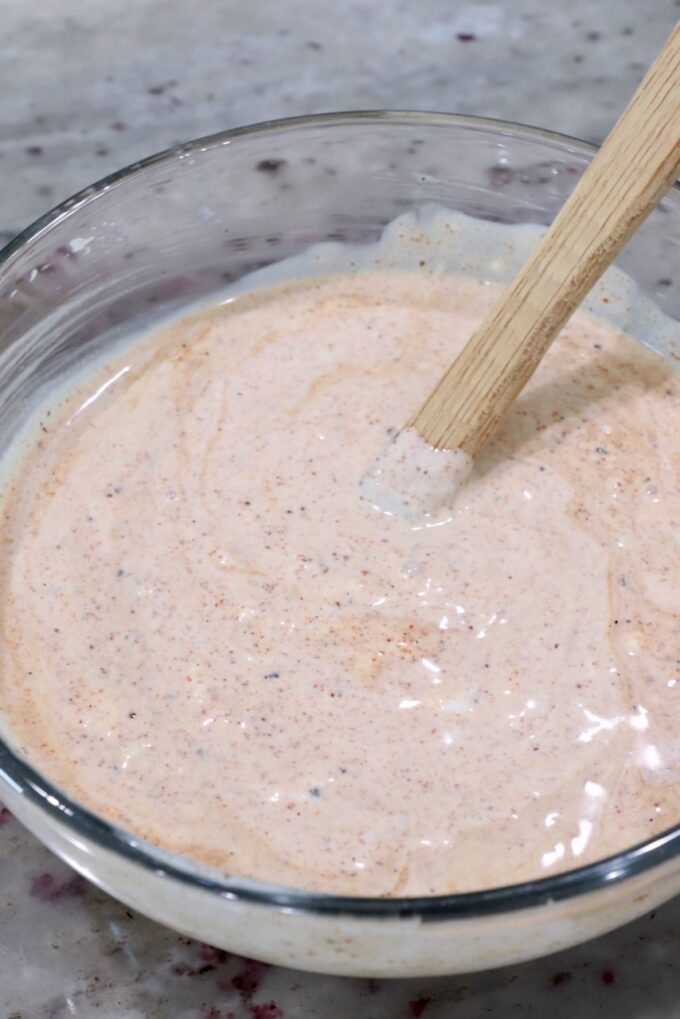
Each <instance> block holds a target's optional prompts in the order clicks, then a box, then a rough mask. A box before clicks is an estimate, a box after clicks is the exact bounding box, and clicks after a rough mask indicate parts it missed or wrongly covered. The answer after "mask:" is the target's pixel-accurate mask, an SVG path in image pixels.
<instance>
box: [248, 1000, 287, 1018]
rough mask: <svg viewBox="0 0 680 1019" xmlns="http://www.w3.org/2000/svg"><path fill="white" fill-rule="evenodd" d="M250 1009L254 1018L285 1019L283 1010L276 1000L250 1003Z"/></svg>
mask: <svg viewBox="0 0 680 1019" xmlns="http://www.w3.org/2000/svg"><path fill="white" fill-rule="evenodd" d="M248 1011H249V1012H250V1014H251V1016H252V1019H283V1012H282V1011H281V1009H280V1008H279V1006H278V1005H277V1004H276V1002H275V1001H268V1002H267V1003H266V1004H265V1005H249V1006H248Z"/></svg>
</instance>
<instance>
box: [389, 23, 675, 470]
mask: <svg viewBox="0 0 680 1019" xmlns="http://www.w3.org/2000/svg"><path fill="white" fill-rule="evenodd" d="M679 170H680V22H678V24H677V25H676V27H675V29H674V31H673V33H672V34H671V36H670V38H669V39H668V41H667V42H666V44H665V46H664V48H663V49H662V50H661V52H660V53H659V55H658V57H657V58H656V60H655V61H654V63H653V65H652V66H651V68H650V69H649V71H648V72H647V74H646V76H645V78H644V79H643V81H642V83H641V85H640V87H639V89H638V90H637V92H636V93H635V95H634V96H633V99H632V100H631V102H630V104H629V106H628V108H627V109H626V110H625V112H624V113H623V115H622V116H621V118H620V119H619V121H618V123H617V124H616V125H615V127H614V129H613V130H612V132H611V133H610V134H609V136H608V137H607V139H606V140H605V142H604V144H603V146H602V148H601V149H600V151H599V153H598V154H597V156H596V158H595V159H594V160H593V162H592V163H591V164H590V166H589V167H588V169H587V170H586V172H585V173H584V174H583V177H582V178H581V180H580V181H579V183H578V185H577V186H576V188H575V189H574V191H573V192H572V194H571V195H570V197H569V199H568V200H567V202H566V203H565V205H564V206H563V208H562V210H561V211H560V213H559V215H558V216H557V218H556V219H555V221H554V222H553V224H552V226H551V227H550V229H549V230H548V232H547V234H546V235H545V236H544V237H543V239H542V240H541V242H540V244H539V245H538V247H537V248H536V251H535V252H534V253H533V255H532V256H531V258H530V259H529V261H528V262H527V263H526V265H525V266H524V267H523V269H522V270H521V271H520V272H519V274H518V276H517V277H516V279H515V280H514V282H513V283H512V284H511V285H510V287H509V288H508V290H507V291H506V292H505V294H504V295H503V298H502V300H501V301H500V303H499V304H498V306H497V307H496V308H495V310H494V311H493V312H492V313H491V314H490V316H489V317H488V318H487V319H486V320H485V321H484V322H483V323H482V325H481V326H480V328H479V329H478V330H477V331H476V332H475V333H474V335H473V336H472V338H471V339H470V340H469V341H468V343H467V344H466V346H465V348H464V349H463V351H462V352H461V354H460V355H459V357H458V358H457V359H456V361H455V362H454V363H453V364H452V365H451V367H450V368H449V370H448V372H447V373H446V375H445V376H444V377H443V379H442V380H441V381H440V383H439V385H438V386H437V388H436V389H435V390H434V392H433V393H432V394H431V395H430V397H429V398H428V400H427V401H426V403H424V404H423V406H422V407H421V409H420V410H419V411H418V413H417V414H416V415H415V416H414V417H413V418H412V420H411V421H410V422H409V424H410V425H411V426H412V427H414V428H415V429H417V431H418V432H420V434H421V435H422V437H423V438H424V439H425V440H426V441H427V442H428V443H429V444H430V445H431V446H434V447H435V448H436V449H462V450H463V451H464V452H466V453H468V454H469V455H470V456H473V457H474V456H476V455H477V453H478V452H479V450H480V449H481V447H482V446H483V445H484V443H485V442H486V440H487V438H488V437H489V435H490V434H491V433H492V432H493V431H494V430H495V428H496V426H497V424H498V422H499V420H500V418H501V417H502V415H503V414H504V412H505V411H506V410H507V408H508V407H509V405H510V404H511V403H512V401H513V400H514V399H515V397H516V396H517V394H518V393H519V392H520V390H521V389H522V388H523V387H524V385H525V384H526V383H527V382H528V380H529V379H530V378H531V376H532V375H533V373H534V371H535V370H536V368H537V367H538V364H539V362H540V361H541V358H542V357H543V355H544V354H545V352H546V350H547V349H548V347H549V345H550V343H551V341H552V340H553V338H554V337H555V336H556V334H557V333H558V332H559V330H560V329H561V328H562V326H563V325H564V323H565V322H566V321H567V319H568V318H569V317H570V315H571V314H572V313H573V312H574V311H575V309H576V308H577V307H578V305H579V304H580V302H581V301H582V299H583V298H584V297H585V295H586V294H587V293H588V291H589V290H590V288H591V287H592V286H593V285H594V283H595V282H596V281H597V280H598V279H599V277H600V276H601V275H602V273H603V272H604V270H605V269H606V268H607V266H608V265H609V264H610V262H611V261H612V260H613V259H614V258H615V257H616V255H617V254H618V252H619V251H620V250H621V248H623V246H624V244H625V243H626V241H627V240H628V238H629V237H630V236H631V234H632V233H633V232H634V231H635V230H636V229H637V227H638V226H639V225H640V223H641V222H642V221H643V220H644V218H645V217H646V216H647V215H648V213H649V212H651V210H652V209H653V208H654V206H655V205H656V204H657V202H658V201H659V199H660V198H661V196H662V195H663V194H664V192H665V191H666V190H667V188H668V187H669V186H670V185H671V184H672V182H673V181H674V180H675V178H676V177H677V176H678V172H679Z"/></svg>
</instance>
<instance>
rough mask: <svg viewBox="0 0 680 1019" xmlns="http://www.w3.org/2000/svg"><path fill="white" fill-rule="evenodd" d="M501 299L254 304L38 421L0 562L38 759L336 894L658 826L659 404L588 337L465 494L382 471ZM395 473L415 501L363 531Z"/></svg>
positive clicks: (434, 889) (672, 811)
mask: <svg viewBox="0 0 680 1019" xmlns="http://www.w3.org/2000/svg"><path fill="white" fill-rule="evenodd" d="M496 297H497V291H496V288H495V287H489V286H484V285H482V284H481V283H478V282H475V281H473V280H469V279H464V278H463V277H461V276H458V277H452V276H449V275H443V274H441V273H439V274H438V273H433V274H429V273H428V272H420V273H416V272H399V271H397V270H384V271H382V272H381V271H379V270H374V271H359V272H355V273H353V274H340V275H336V276H331V277H328V278H324V277H322V276H321V277H318V278H315V279H309V280H307V281H304V282H300V283H298V284H295V283H291V284H288V285H287V286H282V287H278V288H271V289H264V290H262V291H261V292H256V293H253V294H250V295H245V296H241V297H239V298H238V300H235V301H234V302H233V303H231V304H229V305H225V306H222V307H215V308H214V309H211V310H207V311H204V312H203V313H201V314H197V315H195V316H193V317H190V318H187V319H186V320H184V321H181V322H178V323H174V324H170V325H168V326H166V327H164V328H162V329H160V330H159V331H157V332H156V333H153V334H151V335H149V336H147V337H146V338H144V339H143V340H141V341H138V342H137V343H135V344H134V345H133V346H131V347H130V348H129V349H127V350H125V351H123V352H121V353H120V355H118V356H117V357H116V358H114V360H113V361H110V362H109V363H108V364H107V365H106V366H103V367H101V366H100V369H99V371H98V373H94V374H93V375H92V377H91V378H90V380H89V381H88V382H87V383H86V384H85V383H82V382H81V383H79V385H78V386H77V388H76V390H75V391H74V392H73V393H72V394H71V396H70V397H69V399H68V400H67V401H66V403H65V405H63V406H62V407H61V408H60V409H59V410H58V412H57V411H53V413H52V416H51V417H50V418H49V419H48V418H47V416H46V415H45V414H43V415H42V417H41V420H42V422H43V432H42V433H41V437H40V443H39V444H38V443H34V444H33V447H32V448H31V450H30V451H29V452H28V453H26V455H25V456H24V459H23V461H22V462H21V464H20V465H19V466H18V467H17V468H16V469H15V471H14V474H13V478H12V483H11V485H10V488H9V491H8V494H7V497H6V500H5V504H4V515H3V522H2V532H3V540H4V542H5V550H6V551H5V555H4V557H3V559H2V563H1V564H0V585H1V587H2V632H3V639H2V649H1V652H0V653H1V666H2V668H1V674H0V694H1V697H2V704H3V710H4V712H5V714H6V717H7V719H8V722H9V726H10V728H11V730H12V732H13V733H14V734H15V737H16V740H17V742H18V743H19V744H20V745H21V747H22V749H23V752H24V753H25V754H26V755H27V756H28V757H29V759H30V760H31V761H32V762H33V763H34V764H36V765H37V766H38V767H40V768H42V769H43V770H44V772H45V774H46V775H48V776H49V777H50V778H51V779H52V780H54V781H55V782H57V783H58V784H59V785H60V786H61V787H62V788H63V789H64V790H65V791H67V792H68V793H69V794H71V795H72V796H75V797H76V798H77V799H79V800H80V801H81V802H82V803H84V804H85V805H87V806H88V807H90V808H92V809H94V810H96V811H98V812H99V813H100V814H102V815H103V816H105V817H107V818H110V819H111V820H113V821H115V822H118V823H120V824H122V825H124V826H126V827H127V828H129V829H131V830H132V831H134V832H135V833H137V834H138V835H142V836H144V837H146V838H147V839H149V840H151V841H152V842H154V843H156V844H158V845H160V846H163V847H164V848H166V849H171V850H177V851H180V852H182V853H185V854H188V855H189V856H192V857H194V858H196V859H197V860H200V861H203V862H205V863H208V864H213V865H216V866H218V867H221V868H223V869H224V870H226V871H230V872H233V873H236V874H240V875H244V876H252V877H257V878H262V879H265V880H267V881H270V882H277V883H285V884H292V885H296V886H298V887H305V888H309V889H321V890H326V891H335V892H344V893H350V894H352V893H355V894H372V895H373V894H375V895H387V896H390V895H411V894H413V895H417V894H432V893H445V892H451V891H460V890H470V889H475V888H481V887H491V886H495V885H501V884H509V883H512V882H515V881H519V880H524V879H530V878H536V877H540V876H542V875H546V874H550V873H554V872H556V871H558V870H564V869H567V868H570V867H573V866H577V865H580V864H583V863H586V862H588V861H592V860H594V859H597V858H600V857H602V856H605V855H607V854H609V853H612V852H615V851H617V850H621V849H624V848H626V847H628V846H630V845H631V844H633V843H635V842H638V841H640V840H642V839H645V838H647V837H648V836H650V835H652V834H653V833H655V832H658V831H661V830H663V829H665V828H667V827H669V826H670V825H671V824H673V823H676V822H677V821H678V819H679V818H680V740H679V739H678V722H679V719H680V710H679V708H678V678H679V672H678V653H679V640H678V633H679V632H680V605H679V597H678V580H677V572H678V571H677V567H678V562H679V561H680V554H679V553H680V547H679V544H678V542H679V538H678V533H679V529H678V525H677V520H678V515H679V510H680V495H679V493H678V477H679V476H680V445H679V443H678V435H679V434H680V386H679V384H678V378H677V375H675V374H674V373H673V372H672V370H671V369H670V367H669V366H668V365H667V364H666V363H665V362H664V361H663V360H662V359H661V358H659V357H656V356H653V355H652V354H650V353H649V352H647V351H645V350H644V349H643V348H642V347H640V346H639V345H638V344H636V343H635V342H634V341H632V340H631V339H629V338H628V337H626V336H625V335H623V334H621V333H619V332H617V331H616V329H614V328H613V327H612V326H610V325H605V324H604V323H602V322H598V321H596V320H595V319H593V318H591V317H588V316H586V315H583V314H579V315H576V316H575V317H574V319H573V320H572V321H571V323H570V324H569V325H568V326H567V327H566V329H565V330H564V332H563V333H562V335H561V337H560V339H559V341H558V342H556V344H555V345H554V346H553V348H552V349H551V350H550V351H549V353H548V355H547V356H546V358H545V361H544V363H543V364H542V365H541V367H540V368H539V370H538V372H537V373H536V376H535V377H534V379H533V380H532V381H531V383H530V384H529V386H528V387H527V389H526V391H525V392H524V393H523V394H522V396H521V397H520V398H519V400H518V401H517V403H516V405H515V407H514V408H513V409H512V410H511V411H510V413H509V414H508V415H507V418H506V420H505V421H504V422H503V424H502V426H501V428H500V430H499V432H498V434H497V435H496V436H495V437H494V438H493V439H492V440H491V442H490V443H489V445H488V447H487V448H486V450H485V451H484V453H483V454H482V456H481V457H480V458H479V460H478V462H477V463H476V465H475V467H474V469H473V470H472V473H471V474H470V476H469V477H468V479H467V482H466V484H465V485H464V486H463V487H462V488H461V489H460V491H459V493H458V497H457V498H456V499H455V500H448V499H447V492H448V491H449V488H450V482H451V475H450V472H451V470H454V471H455V469H456V468H457V466H458V464H457V463H455V462H452V461H451V460H450V458H448V457H447V456H446V455H444V454H435V453H434V452H433V451H431V450H427V449H425V451H424V455H425V460H426V462H417V460H414V459H413V458H412V457H411V456H410V448H409V443H411V441H412V439H413V437H412V436H409V433H408V432H404V433H402V434H401V436H400V437H399V444H396V443H393V442H392V439H393V437H394V435H395V434H396V433H397V432H398V430H399V428H400V427H401V426H402V425H403V424H404V422H405V421H406V420H408V418H409V416H410V415H411V414H412V413H413V412H414V411H415V410H416V408H417V407H418V406H419V404H420V403H421V402H422V400H423V398H424V396H425V395H427V393H428V392H429V391H430V390H431V388H432V386H433V385H434V383H435V382H436V381H437V379H438V378H439V376H440V375H441V374H442V372H443V370H444V368H445V367H446V366H447V365H448V364H449V363H450V361H451V360H452V358H453V356H455V354H456V353H457V351H458V350H459V349H460V348H461V347H462V346H463V344H464V343H465V341H466V339H467V338H468V337H469V335H470V334H471V332H472V331H473V328H474V327H475V326H476V325H477V324H478V322H479V320H480V319H481V317H482V316H483V315H484V314H485V313H486V311H487V310H488V308H489V306H490V304H491V303H492V301H493V300H494V299H495V298H496ZM109 381H110V384H109V385H105V383H107V382H109ZM94 394H98V395H97V398H96V399H93V396H94ZM385 450H388V451H389V450H396V452H394V453H392V454H389V453H388V456H392V457H393V458H394V462H393V463H392V468H394V467H396V470H397V473H396V475H395V474H394V473H393V472H392V473H391V470H392V468H390V469H389V470H388V471H387V473H386V474H385V473H383V474H378V475H377V476H376V470H375V469H373V471H372V477H371V465H372V464H375V463H377V462H379V458H380V457H381V455H384V452H385ZM404 454H406V455H405V456H404ZM433 456H434V457H435V458H436V459H435V461H433V460H432V457H433ZM404 468H406V469H408V470H409V471H410V472H411V475H410V476H411V478H412V477H413V475H414V472H415V475H416V476H417V477H419V478H420V479H421V481H422V482H423V487H422V492H423V493H426V494H427V495H428V496H431V495H432V494H434V496H435V498H434V502H429V503H426V504H418V505H415V504H414V505H409V506H408V507H406V512H403V511H404V507H403V506H401V507H400V506H399V504H398V503H397V504H395V502H394V500H391V501H389V502H388V503H385V502H384V500H383V495H384V491H385V485H384V481H385V478H386V477H387V478H388V480H389V481H390V485H391V487H392V488H394V484H393V482H394V478H395V477H396V478H397V487H399V484H400V481H399V479H400V478H402V480H403V475H401V474H400V473H399V472H400V471H402V470H403V469H404ZM379 469H380V468H379ZM382 469H383V472H384V469H385V465H384V461H383V466H382ZM367 470H368V471H369V479H368V482H367V478H366V473H367ZM433 470H434V473H435V474H436V475H438V476H439V481H440V482H441V481H442V480H443V482H444V484H443V487H442V485H441V484H440V485H439V486H437V485H431V484H430V482H431V480H432V471H433ZM362 479H363V480H362ZM454 480H455V479H454ZM367 484H368V486H369V487H368V488H367ZM376 485H377V488H376ZM371 486H373V487H371ZM376 493H377V494H376ZM362 494H363V498H362ZM416 511H417V512H416Z"/></svg>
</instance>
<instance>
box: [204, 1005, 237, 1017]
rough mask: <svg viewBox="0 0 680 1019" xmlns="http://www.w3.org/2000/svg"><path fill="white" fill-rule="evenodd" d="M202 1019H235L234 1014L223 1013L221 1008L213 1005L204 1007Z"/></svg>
mask: <svg viewBox="0 0 680 1019" xmlns="http://www.w3.org/2000/svg"><path fill="white" fill-rule="evenodd" d="M202 1019H236V1013H235V1012H223V1011H222V1009H221V1008H217V1007H216V1006H215V1005H204V1006H203V1010H202Z"/></svg>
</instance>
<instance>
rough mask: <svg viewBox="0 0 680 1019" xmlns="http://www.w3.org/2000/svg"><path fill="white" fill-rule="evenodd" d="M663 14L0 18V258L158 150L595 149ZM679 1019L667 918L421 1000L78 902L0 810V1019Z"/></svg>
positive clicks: (296, 11) (73, 5) (364, 1)
mask: <svg viewBox="0 0 680 1019" xmlns="http://www.w3.org/2000/svg"><path fill="white" fill-rule="evenodd" d="M679 15H680V2H679V0H654V2H653V3H646V2H643V0H631V2H629V3H626V4H623V3H621V2H620V0H598V3H596V4H593V3H592V2H585V0H571V2H570V3H568V4H562V3H557V2H556V0H516V2H513V3H511V2H509V0H506V2H503V3H496V4H493V3H487V4H473V3H469V4H462V3H459V2H456V0H427V3H421V2H416V0H346V2H339V3H337V4H336V5H334V6H330V5H326V4H321V3H320V2H316V3H315V2H313V0H286V2H283V0H249V2H248V3H238V2H236V0H195V2H193V3H189V2H187V0H119V2H118V3H116V4H110V3H104V2H103V0H90V2H89V3H88V4H87V5H85V4H82V3H81V2H77V0H44V2H43V3H42V4H41V5H40V8H39V11H37V10H36V5H34V4H29V3H28V2H21V0H0V24H1V25H2V34H1V35H0V97H2V98H1V99H0V175H1V178H2V181H3V187H2V189H1V190H0V241H2V239H9V238H10V237H11V236H13V235H14V234H15V233H16V232H18V231H19V230H20V229H22V228H23V227H24V226H26V225H27V224H28V223H29V222H30V221H31V220H33V219H34V218H36V217H37V216H38V215H40V214H41V213H42V212H44V211H45V210H46V209H47V208H49V207H50V206H51V205H53V204H55V203H56V202H58V201H60V200H61V199H63V198H64V197H66V196H67V195H68V194H70V193H72V192H73V191H75V190H77V189H79V188H81V187H83V186H84V185H86V184H88V183H90V182H91V181H92V180H93V179H95V178H98V177H101V176H102V175H103V174H105V173H108V172H110V171H112V170H114V169H117V168H118V167H120V166H121V165H123V164H126V163H129V162H131V161H133V160H135V159H137V158H140V157H142V156H144V155H147V154H149V153H150V152H153V151H156V150H158V149H161V148H163V147H165V146H167V145H170V144H173V143H175V142H177V141H180V140H184V139H187V138H190V137H195V136H196V135H201V134H205V133H208V132H211V131H215V130H219V129H221V128H224V127H230V126H235V125H237V124H243V123H248V122H252V121H258V120H264V119H268V118H272V117H279V116H289V115H293V114H298V113H309V112H319V111H324V110H332V109H350V108H354V109H359V108H364V109H370V108H376V107H386V106H391V107H402V108H413V109H442V110H454V111H459V112H465V113H479V114H484V115H488V116H497V117H507V118H509V119H516V120H520V121H524V122H527V123H532V124H537V125H541V126H545V127H550V128H554V129H556V130H560V131H564V132H567V133H572V134H575V135H577V136H580V137H583V138H586V139H590V140H597V139H599V138H601V137H602V136H603V135H604V133H605V132H606V131H607V129H608V128H609V127H610V125H611V123H612V121H613V119H614V117H615V114H616V112H617V110H618V109H619V108H620V107H621V105H622V103H623V101H624V100H625V98H626V97H627V96H628V95H629V94H630V93H631V92H632V90H633V88H634V87H635V85H636V84H637V81H638V80H639V78H640V76H641V73H642V70H643V68H644V66H645V65H646V63H647V62H648V61H649V60H650V59H651V58H652V56H653V54H654V52H655V50H656V48H657V47H658V46H659V44H660V43H661V41H662V39H663V37H664V36H665V35H666V34H667V33H668V31H669V30H670V28H671V27H672V25H673V23H674V22H675V20H676V19H677V17H678V16H679ZM577 1012H578V1013H579V1014H581V1015H586V1016H605V1017H609V1016H611V1017H612V1019H613V1017H615V1016H616V1017H619V1016H625V1017H627V1019H675V1017H677V1016H680V901H678V900H676V902H675V903H671V904H669V905H667V906H665V907H664V908H662V909H660V910H658V911H657V913H656V914H655V915H652V916H649V917H646V918H644V919H642V920H640V921H638V922H637V923H635V924H633V925H630V926H629V927H627V928H625V929H623V930H621V931H619V932H616V933H615V934H613V935H610V936H609V937H606V938H602V939H600V940H598V941H597V942H593V943H591V944H589V945H585V946H583V947H581V948H578V949H575V950H573V951H571V952H568V953H565V954H563V955H561V956H557V957H552V958H549V959H545V960H542V961H539V962H536V963H531V964H527V965H525V966H520V967H515V968H512V969H507V970H502V971H496V972H492V973H487V974H477V975H471V976H469V977H456V978H451V979H449V980H436V981H426V980H424V981H409V982H405V981H394V982H391V983H390V982H384V981H381V982H367V981H351V980H339V979H334V978H323V977H315V976H309V975H303V974H298V973H294V972H291V971H284V970H275V969H272V968H259V967H257V966H255V967H253V965H252V964H247V963H244V962H243V960H239V959H237V958H235V957H224V955H223V954H222V953H217V952H215V950H213V949H209V948H207V947H205V946H200V945H196V944H190V943H187V942H186V940H184V939H182V938H180V937H179V936H177V935H175V934H173V933H172V932H170V931H166V930H164V929H162V928H160V927H158V926H157V925H155V924H153V923H151V922H150V921H147V920H145V919H144V918H142V917H140V916H137V915H135V914H133V913H132V912H131V911H129V910H127V909H126V908H125V907H123V906H121V905H119V904H118V903H116V902H115V901H114V900H112V899H110V898H109V897H107V896H106V895H105V894H103V893H102V892H99V891H97V890H95V889H94V888H92V887H90V886H87V885H86V884H85V883H84V882H81V881H80V879H74V877H73V874H72V873H71V872H69V871H68V869H67V868H66V867H65V865H63V864H62V863H60V862H58V861H57V860H56V859H55V858H54V857H53V856H52V855H51V854H50V853H49V852H48V851H47V850H46V849H44V848H42V846H40V845H39V844H38V843H37V842H36V841H35V840H34V839H33V838H32V837H31V836H30V835H29V834H28V833H27V832H26V831H24V830H23V829H22V828H21V827H20V825H19V824H18V822H16V821H15V820H14V819H13V818H12V817H11V816H9V814H8V813H7V812H3V811H1V810H0V1019H10V1017H11V1019H47V1017H60V1016H81V1017H87V1016H93V1015H98V1016H103V1017H105V1019H133V1017H135V1019H136V1017H159V1019H183V1017H186V1019H194V1017H203V1019H229V1017H231V1019H242V1017H244V1019H245V1017H251V1019H312V1017H313V1019H316V1017H324V1019H326V1017H327V1019H345V1017H346V1016H348V1015H350V1014H352V1015H354V1016H357V1017H365V1019H369V1017H371V1019H393V1017H394V1019H396V1017H400V1016H403V1017H406V1019H408V1017H409V1016H415V1017H417V1016H420V1015H423V1016H424V1017H425V1019H443V1017H448V1016H454V1015H455V1016H456V1017H460V1019H477V1017H479V1016H481V1015H492V1016H498V1017H503V1019H505V1017H506V1016H510V1015H527V1016H538V1017H544V1016H546V1015H548V1014H550V1015H551V1016H553V1017H554V1019H567V1017H570V1016H572V1015H574V1014H576V1013H577Z"/></svg>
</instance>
